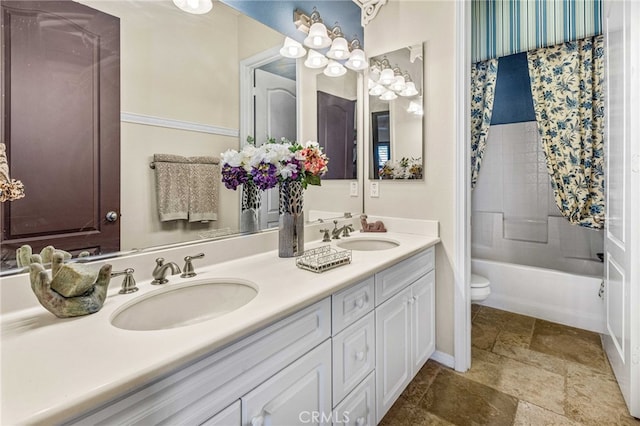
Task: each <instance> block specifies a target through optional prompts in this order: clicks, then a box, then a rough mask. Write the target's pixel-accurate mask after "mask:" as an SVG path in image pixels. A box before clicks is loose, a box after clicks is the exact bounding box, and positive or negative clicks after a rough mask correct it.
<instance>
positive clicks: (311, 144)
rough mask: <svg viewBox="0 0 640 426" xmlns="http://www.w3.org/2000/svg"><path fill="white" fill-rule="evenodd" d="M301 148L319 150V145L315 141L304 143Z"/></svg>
mask: <svg viewBox="0 0 640 426" xmlns="http://www.w3.org/2000/svg"><path fill="white" fill-rule="evenodd" d="M302 146H303V148H320V144H319V143H318V142H316V141H306V142H305V143H304V145H302Z"/></svg>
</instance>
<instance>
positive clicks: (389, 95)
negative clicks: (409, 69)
mask: <svg viewBox="0 0 640 426" xmlns="http://www.w3.org/2000/svg"><path fill="white" fill-rule="evenodd" d="M397 97H398V95H396V94H395V92H394V91H393V90H388V89H387V91H386V92H384V93H383V94H382V95H380V100H381V101H392V100H394V99H396V98H397Z"/></svg>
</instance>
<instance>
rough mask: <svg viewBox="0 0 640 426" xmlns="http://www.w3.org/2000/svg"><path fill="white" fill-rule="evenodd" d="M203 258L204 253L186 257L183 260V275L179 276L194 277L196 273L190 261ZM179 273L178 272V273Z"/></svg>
mask: <svg viewBox="0 0 640 426" xmlns="http://www.w3.org/2000/svg"><path fill="white" fill-rule="evenodd" d="M203 257H204V253H198V254H196V255H195V256H186V257H185V258H184V268H182V269H184V273H183V274H182V275H180V277H182V278H191V277H195V276H196V271H195V270H194V269H193V263H191V261H192V260H193V259H202V258H203ZM178 272H180V271H178Z"/></svg>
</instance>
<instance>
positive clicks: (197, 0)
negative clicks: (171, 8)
mask: <svg viewBox="0 0 640 426" xmlns="http://www.w3.org/2000/svg"><path fill="white" fill-rule="evenodd" d="M173 4H175V5H176V6H177V7H178V8H179V9H180V10H183V11H185V12H187V13H193V14H194V15H202V14H204V13H207V12H209V11H210V10H211V9H212V8H213V2H212V1H211V0H173Z"/></svg>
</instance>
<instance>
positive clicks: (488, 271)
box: [471, 259, 605, 333]
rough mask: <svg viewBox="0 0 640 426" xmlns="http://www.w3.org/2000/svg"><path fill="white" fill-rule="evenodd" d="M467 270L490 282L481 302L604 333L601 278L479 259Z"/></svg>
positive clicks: (473, 260)
mask: <svg viewBox="0 0 640 426" xmlns="http://www.w3.org/2000/svg"><path fill="white" fill-rule="evenodd" d="M471 270H472V271H473V273H475V274H478V275H482V276H485V277H487V278H488V279H489V281H490V283H491V295H490V296H489V297H488V298H487V299H486V300H485V301H484V302H482V305H486V306H490V307H493V308H497V309H502V310H505V311H510V312H516V313H519V314H523V315H529V316H532V317H535V318H540V319H544V320H547V321H552V322H557V323H560V324H565V325H569V326H572V327H577V328H582V329H585V330H590V331H595V332H597V333H605V304H604V300H603V299H601V298H600V297H599V295H598V292H599V290H600V284H601V283H602V280H603V279H602V277H595V276H587V275H577V274H570V273H567V272H560V271H555V270H552V269H545V268H537V267H533V266H525V265H518V264H512V263H504V262H496V261H492V260H483V259H472V260H471Z"/></svg>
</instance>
